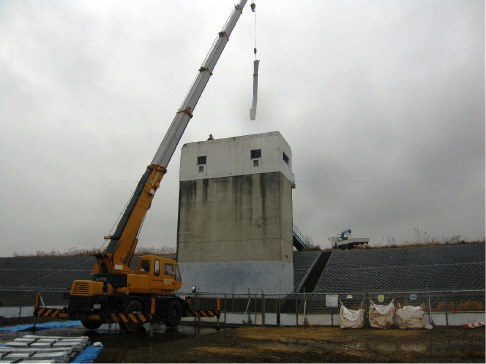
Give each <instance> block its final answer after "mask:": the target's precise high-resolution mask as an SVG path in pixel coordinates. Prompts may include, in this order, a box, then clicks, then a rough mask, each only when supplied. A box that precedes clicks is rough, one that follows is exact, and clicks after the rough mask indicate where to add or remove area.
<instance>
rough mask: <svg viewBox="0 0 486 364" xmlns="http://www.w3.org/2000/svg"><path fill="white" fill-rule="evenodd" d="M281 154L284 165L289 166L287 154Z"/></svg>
mask: <svg viewBox="0 0 486 364" xmlns="http://www.w3.org/2000/svg"><path fill="white" fill-rule="evenodd" d="M282 154H283V160H284V162H285V163H287V165H288V164H289V157H287V154H285V152H283V153H282Z"/></svg>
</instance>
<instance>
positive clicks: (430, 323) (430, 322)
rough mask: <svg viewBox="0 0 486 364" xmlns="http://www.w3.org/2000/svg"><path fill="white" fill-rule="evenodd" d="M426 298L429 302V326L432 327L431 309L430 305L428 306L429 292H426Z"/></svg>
mask: <svg viewBox="0 0 486 364" xmlns="http://www.w3.org/2000/svg"><path fill="white" fill-rule="evenodd" d="M427 298H428V302H429V325H432V322H433V320H432V307H430V306H431V304H430V293H429V291H427ZM432 326H433V325H432Z"/></svg>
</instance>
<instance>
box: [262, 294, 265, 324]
mask: <svg viewBox="0 0 486 364" xmlns="http://www.w3.org/2000/svg"><path fill="white" fill-rule="evenodd" d="M262 326H265V294H264V293H263V290H262Z"/></svg>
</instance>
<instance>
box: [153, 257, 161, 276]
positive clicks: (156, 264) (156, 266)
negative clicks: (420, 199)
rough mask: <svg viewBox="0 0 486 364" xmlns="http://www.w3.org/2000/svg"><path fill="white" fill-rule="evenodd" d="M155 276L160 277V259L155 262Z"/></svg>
mask: <svg viewBox="0 0 486 364" xmlns="http://www.w3.org/2000/svg"><path fill="white" fill-rule="evenodd" d="M154 274H155V275H156V276H158V275H160V261H159V260H158V259H157V260H156V261H155V267H154Z"/></svg>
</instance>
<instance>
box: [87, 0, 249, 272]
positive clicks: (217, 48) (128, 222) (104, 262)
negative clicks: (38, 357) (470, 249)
mask: <svg viewBox="0 0 486 364" xmlns="http://www.w3.org/2000/svg"><path fill="white" fill-rule="evenodd" d="M246 2H247V0H240V2H239V3H238V4H237V5H235V7H234V9H233V11H232V13H231V15H230V17H229V18H228V20H227V21H226V23H225V25H224V27H223V29H222V30H221V31H220V32H219V33H218V36H217V38H216V40H215V42H214V43H213V45H212V47H211V49H210V51H209V53H208V55H207V56H206V58H205V60H204V62H203V63H202V65H201V67H200V68H199V73H198V75H197V77H196V79H195V81H194V83H193V84H192V86H191V88H190V89H189V92H188V93H187V95H186V97H185V99H184V102H183V103H182V105H181V107H180V108H179V109H178V111H177V113H176V115H175V117H174V119H173V121H172V123H171V125H170V127H169V129H168V131H167V133H166V135H165V137H164V139H163V140H162V143H161V144H160V146H159V148H158V149H157V152H156V153H155V156H154V158H153V160H152V162H151V164H150V165H149V166H148V167H147V169H146V170H145V172H144V174H143V175H142V178H141V179H140V181H139V183H138V185H137V187H136V189H135V192H134V194H133V196H132V198H131V199H130V202H129V203H128V205H127V207H126V209H125V211H124V213H123V215H122V217H121V219H120V221H119V223H118V225H117V228H116V230H115V233H114V234H113V235H111V236H107V237H105V239H109V240H110V243H109V244H108V246H107V247H106V249H105V251H104V252H103V253H100V254H97V255H96V258H97V261H98V265H97V267H96V268H95V273H116V272H119V273H128V272H130V271H131V270H130V268H129V264H130V261H131V259H132V257H133V254H134V251H135V248H136V246H137V243H138V238H137V236H138V234H139V231H140V228H141V226H142V223H143V220H144V218H145V215H146V213H147V211H148V210H149V208H150V205H151V203H152V199H153V197H154V195H155V192H156V191H157V189H158V187H159V185H160V182H161V180H162V177H163V176H164V174H165V173H166V172H167V169H166V168H167V165H168V164H169V161H170V159H171V158H172V155H173V154H174V152H175V150H176V148H177V145H178V144H179V141H180V139H181V137H182V135H183V134H184V131H185V129H186V127H187V124H188V123H189V120H190V119H191V117H192V113H193V112H194V109H195V108H196V105H197V102H198V101H199V98H200V97H201V94H202V93H203V91H204V88H205V87H206V84H207V83H208V81H209V78H210V77H211V75H212V72H213V70H214V67H215V66H216V63H217V62H218V60H219V57H220V56H221V54H222V52H223V50H224V48H225V46H226V44H227V43H228V40H229V36H230V35H231V32H232V31H233V28H234V27H235V25H236V23H237V22H238V19H239V18H240V15H241V13H242V11H243V8H244V6H245V5H246Z"/></svg>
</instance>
